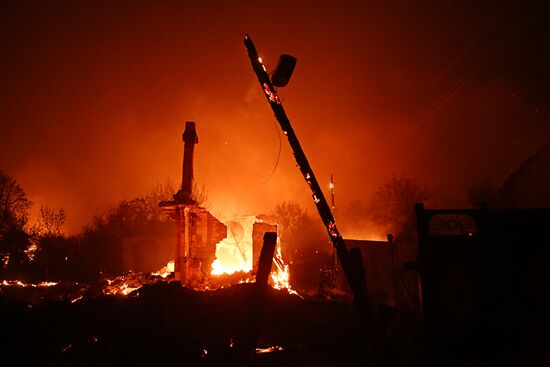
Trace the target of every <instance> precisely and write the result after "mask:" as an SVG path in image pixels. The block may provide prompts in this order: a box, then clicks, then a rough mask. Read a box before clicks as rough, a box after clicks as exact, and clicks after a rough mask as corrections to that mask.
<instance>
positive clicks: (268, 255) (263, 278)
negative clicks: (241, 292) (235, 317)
mask: <svg viewBox="0 0 550 367" xmlns="http://www.w3.org/2000/svg"><path fill="white" fill-rule="evenodd" d="M276 245H277V233H276V232H266V233H264V244H263V246H262V250H261V253H260V261H259V265H258V272H257V273H256V283H255V284H254V285H253V286H254V288H253V289H252V297H251V299H250V312H249V314H250V318H249V319H248V320H247V327H246V331H245V333H244V335H243V340H242V341H241V343H240V345H239V346H238V347H237V348H238V350H239V354H240V358H241V359H244V360H247V359H249V358H253V357H254V353H255V351H256V340H257V338H258V330H259V328H260V321H261V316H262V309H263V304H264V298H265V293H266V291H267V288H268V279H269V274H270V273H271V265H272V264H273V254H274V253H275V246H276ZM242 362H243V363H245V362H246V361H242Z"/></svg>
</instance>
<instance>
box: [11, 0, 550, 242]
mask: <svg viewBox="0 0 550 367" xmlns="http://www.w3.org/2000/svg"><path fill="white" fill-rule="evenodd" d="M379 3H381V2H379V1H349V2H336V1H304V2H293V1H269V2H259V1H239V2H237V1H173V2H171V1H160V2H152V1H106V2H96V1H52V2H38V1H5V2H2V4H1V5H0V30H1V31H0V32H1V47H2V56H1V58H0V66H1V68H0V73H1V78H2V83H0V101H1V102H0V121H1V126H0V169H3V170H4V171H5V172H7V173H8V174H10V175H11V176H13V177H14V178H16V179H17V181H18V182H19V183H20V184H21V186H22V187H23V188H24V189H25V190H26V192H27V193H28V195H29V197H30V198H31V199H32V200H33V201H34V202H35V207H39V206H40V205H41V204H47V205H50V206H53V207H55V206H59V205H61V206H63V207H65V208H66V210H67V214H68V216H67V230H68V231H70V232H75V231H77V230H78V229H79V228H80V227H81V226H82V225H83V224H84V223H86V222H87V221H88V220H89V219H90V217H91V216H92V215H93V214H97V213H100V212H101V211H102V210H104V209H105V207H106V206H108V205H110V204H113V203H115V202H116V201H117V200H120V199H122V198H129V197H132V196H133V195H136V194H138V193H140V192H144V191H147V190H148V189H149V188H150V187H151V186H152V185H154V184H155V183H156V182H162V181H164V180H165V179H166V178H172V179H173V180H174V181H176V182H179V178H180V170H181V160H182V156H181V155H182V152H183V145H182V143H181V133H182V130H183V125H184V122H185V121H186V120H192V121H196V122H197V131H198V134H199V145H198V147H197V150H196V160H195V167H196V171H195V177H196V179H197V181H198V182H199V183H204V184H205V185H206V187H207V190H208V196H209V205H210V208H211V210H212V212H213V213H214V214H218V215H227V214H231V213H240V214H258V213H260V212H265V211H267V210H269V209H270V208H271V207H272V206H273V205H274V204H275V203H277V202H280V201H282V200H295V201H298V202H299V203H301V204H303V206H304V207H307V208H308V210H310V211H313V210H314V208H313V204H312V203H311V198H310V193H309V191H308V188H307V185H306V184H305V183H304V182H303V180H302V177H301V176H300V174H299V171H298V170H297V169H296V167H295V162H294V160H293V157H292V153H291V151H290V147H289V145H288V143H287V141H286V139H284V137H282V138H283V140H282V146H281V158H280V162H279V164H278V166H277V169H276V171H275V173H274V175H273V176H272V177H271V178H270V173H271V171H272V170H273V167H274V164H275V160H276V158H277V153H278V150H279V139H278V135H277V131H276V124H275V119H274V117H273V115H272V112H271V110H270V109H269V106H268V105H267V103H266V102H265V98H264V96H263V94H262V91H261V89H260V87H259V85H258V82H257V80H256V79H255V75H254V74H253V72H252V69H251V67H250V63H249V60H248V58H247V55H246V51H245V48H244V46H243V43H242V39H243V35H244V34H245V33H248V34H250V35H251V37H252V39H253V40H254V41H255V43H256V46H257V48H258V51H259V52H260V55H261V56H262V58H263V60H264V63H265V64H266V66H267V67H268V69H269V70H271V69H273V68H274V67H275V65H276V63H277V58H278V55H279V54H281V53H288V54H291V55H294V56H295V57H296V58H297V59H298V63H297V66H296V69H295V73H294V76H293V78H292V80H291V81H290V83H289V85H288V86H287V87H285V88H283V89H280V96H281V98H282V101H283V105H284V106H285V109H286V111H287V114H288V116H289V117H290V119H291V121H292V123H293V126H294V129H295V131H296V133H297V135H298V138H299V139H300V141H301V143H302V146H303V148H304V150H305V152H306V154H307V155H308V158H309V160H310V163H311V165H312V166H313V169H314V170H315V173H316V175H317V178H318V179H319V181H320V182H321V183H323V182H326V184H327V186H328V181H329V177H330V174H331V173H333V174H334V177H335V180H336V185H337V186H336V190H337V205H338V207H339V208H344V209H345V208H346V206H349V205H350V204H351V203H352V202H353V201H354V200H366V199H368V198H369V197H370V196H371V195H372V193H373V191H374V189H375V188H376V187H377V186H379V185H380V184H381V183H382V182H383V180H384V178H385V177H387V176H390V175H393V174H402V173H404V174H407V175H409V176H413V177H415V178H417V179H418V180H419V181H422V182H425V183H427V184H428V185H429V186H430V188H431V189H432V191H433V193H434V196H433V197H434V203H435V204H439V205H463V203H464V195H465V187H466V186H467V185H469V184H472V183H475V182H476V181H480V180H482V179H485V178H487V177H488V178H492V179H493V180H495V182H497V183H500V182H502V180H503V179H504V178H506V176H507V175H508V174H509V173H510V172H511V171H513V170H514V169H516V168H517V167H518V165H519V164H520V163H521V162H522V161H523V160H525V159H526V158H527V157H529V156H530V155H531V154H533V153H534V152H536V150H537V149H539V148H540V147H541V146H542V145H543V144H544V143H545V142H546V141H547V140H548V138H549V137H550V127H549V123H548V121H549V119H548V116H549V115H548V113H547V112H546V111H547V109H548V106H549V95H550V93H549V92H548V85H550V83H549V79H550V74H549V71H548V67H547V65H548V64H549V63H548V62H549V61H550V60H549V59H550V57H549V52H548V47H549V46H548V42H547V40H546V35H547V34H549V32H548V24H546V23H547V22H546V21H545V20H546V19H548V8H547V6H546V5H541V4H542V2H541V4H536V3H530V4H531V5H530V6H529V7H525V6H520V5H517V6H515V5H502V4H501V3H502V2H484V4H483V5H480V4H478V2H468V3H466V4H465V3H464V2H456V5H449V4H448V2H444V3H445V4H446V5H445V6H444V5H442V4H441V3H442V2H435V1H434V2H422V3H421V4H417V3H418V2H394V4H386V5H381V4H379ZM459 4H460V5H459ZM266 181H267V182H266ZM435 204H434V205H435ZM340 220H341V221H345V218H342V219H340ZM344 235H345V233H344Z"/></svg>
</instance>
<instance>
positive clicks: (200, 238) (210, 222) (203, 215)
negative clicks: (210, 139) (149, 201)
mask: <svg viewBox="0 0 550 367" xmlns="http://www.w3.org/2000/svg"><path fill="white" fill-rule="evenodd" d="M182 138H183V142H184V153H183V170H182V183H181V189H180V190H179V191H178V192H177V193H176V194H175V195H174V200H171V201H163V202H161V203H160V204H159V205H160V207H161V208H162V210H163V211H164V212H165V213H167V214H168V215H169V216H170V217H171V218H172V219H174V221H175V222H176V241H175V242H176V243H175V249H174V278H175V279H178V280H181V281H182V282H183V283H187V282H189V281H192V280H200V279H202V278H204V277H207V276H208V275H209V274H210V273H211V265H212V262H213V261H214V259H215V258H216V244H217V243H218V242H220V241H221V240H223V239H224V238H225V237H226V232H227V227H226V226H225V224H223V223H222V222H220V221H219V220H217V219H216V218H214V216H212V215H211V214H210V213H209V212H208V211H207V210H206V209H205V208H201V207H199V206H198V205H197V203H196V201H195V200H194V199H193V195H192V193H193V153H194V149H195V145H196V144H197V143H198V141H199V139H198V136H197V132H196V131H195V123H194V122H192V121H187V122H186V123H185V131H184V133H183V137H182Z"/></svg>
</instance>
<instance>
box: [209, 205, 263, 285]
mask: <svg viewBox="0 0 550 367" xmlns="http://www.w3.org/2000/svg"><path fill="white" fill-rule="evenodd" d="M256 221H257V219H256V217H255V216H250V215H248V216H241V217H236V218H233V219H231V220H230V221H227V222H226V223H225V224H226V225H227V237H226V238H224V239H223V240H222V241H220V242H219V243H218V244H216V259H215V260H214V262H213V263H212V275H221V274H233V273H236V272H239V271H242V272H245V273H247V272H249V271H251V270H252V229H253V225H254V223H255V222H256Z"/></svg>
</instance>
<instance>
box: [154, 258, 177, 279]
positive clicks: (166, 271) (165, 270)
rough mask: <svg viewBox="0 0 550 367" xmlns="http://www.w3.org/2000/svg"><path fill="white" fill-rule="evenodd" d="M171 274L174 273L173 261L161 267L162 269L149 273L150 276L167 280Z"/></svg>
mask: <svg viewBox="0 0 550 367" xmlns="http://www.w3.org/2000/svg"><path fill="white" fill-rule="evenodd" d="M173 272H174V260H170V261H169V262H168V263H167V264H166V265H165V266H163V267H162V269H160V270H159V271H155V272H153V273H151V275H156V276H159V277H163V278H167V277H168V276H169V275H170V274H171V273H173Z"/></svg>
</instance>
